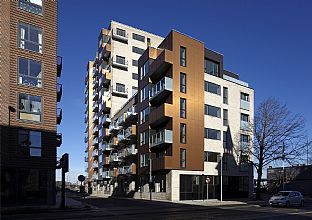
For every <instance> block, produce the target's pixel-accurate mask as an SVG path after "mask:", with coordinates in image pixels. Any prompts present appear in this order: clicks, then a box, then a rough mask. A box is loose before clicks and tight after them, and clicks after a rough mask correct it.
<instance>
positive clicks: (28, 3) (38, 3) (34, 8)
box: [18, 0, 42, 15]
mask: <svg viewBox="0 0 312 220" xmlns="http://www.w3.org/2000/svg"><path fill="white" fill-rule="evenodd" d="M18 3H19V8H20V9H23V10H25V11H28V12H31V13H34V14H37V15H42V0H19V1H18Z"/></svg>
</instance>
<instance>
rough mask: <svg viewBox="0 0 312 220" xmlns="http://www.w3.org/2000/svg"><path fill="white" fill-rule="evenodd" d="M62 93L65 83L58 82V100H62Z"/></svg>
mask: <svg viewBox="0 0 312 220" xmlns="http://www.w3.org/2000/svg"><path fill="white" fill-rule="evenodd" d="M62 94H63V85H62V84H60V83H58V84H57V86H56V99H57V102H60V101H61V98H62Z"/></svg>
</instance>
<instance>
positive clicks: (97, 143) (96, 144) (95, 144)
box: [92, 137, 99, 146]
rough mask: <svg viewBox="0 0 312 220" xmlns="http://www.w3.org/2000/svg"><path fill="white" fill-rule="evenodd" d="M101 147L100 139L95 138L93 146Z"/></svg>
mask: <svg viewBox="0 0 312 220" xmlns="http://www.w3.org/2000/svg"><path fill="white" fill-rule="evenodd" d="M98 145H99V139H98V138H97V137H94V138H93V140H92V146H98Z"/></svg>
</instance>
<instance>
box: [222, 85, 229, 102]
mask: <svg viewBox="0 0 312 220" xmlns="http://www.w3.org/2000/svg"><path fill="white" fill-rule="evenodd" d="M228 102H229V89H228V88H226V87H223V104H228Z"/></svg>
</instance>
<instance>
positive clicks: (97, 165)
mask: <svg viewBox="0 0 312 220" xmlns="http://www.w3.org/2000/svg"><path fill="white" fill-rule="evenodd" d="M92 168H93V169H99V162H98V161H93V164H92Z"/></svg>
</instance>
